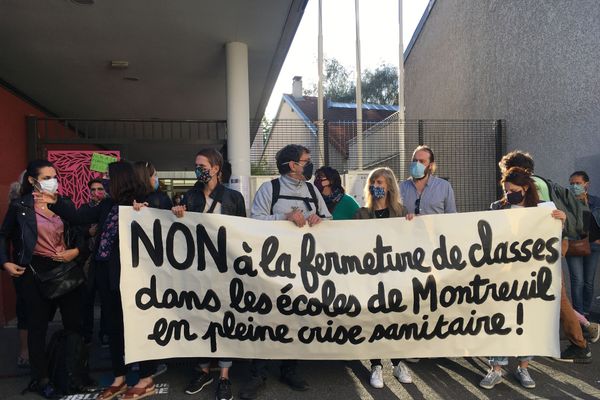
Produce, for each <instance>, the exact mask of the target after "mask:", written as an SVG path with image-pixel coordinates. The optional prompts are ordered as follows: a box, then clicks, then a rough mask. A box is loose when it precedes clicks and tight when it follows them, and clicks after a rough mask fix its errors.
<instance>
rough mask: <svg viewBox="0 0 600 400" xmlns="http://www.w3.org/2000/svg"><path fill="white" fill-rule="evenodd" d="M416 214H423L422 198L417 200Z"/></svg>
mask: <svg viewBox="0 0 600 400" xmlns="http://www.w3.org/2000/svg"><path fill="white" fill-rule="evenodd" d="M415 214H421V198H420V197H419V198H418V199H417V200H415Z"/></svg>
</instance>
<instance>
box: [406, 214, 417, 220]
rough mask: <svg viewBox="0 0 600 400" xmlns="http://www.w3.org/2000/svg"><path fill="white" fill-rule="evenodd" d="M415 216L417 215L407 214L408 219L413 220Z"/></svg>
mask: <svg viewBox="0 0 600 400" xmlns="http://www.w3.org/2000/svg"><path fill="white" fill-rule="evenodd" d="M414 217H415V214H406V220H407V221H412V220H413V218H414Z"/></svg>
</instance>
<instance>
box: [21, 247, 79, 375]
mask: <svg viewBox="0 0 600 400" xmlns="http://www.w3.org/2000/svg"><path fill="white" fill-rule="evenodd" d="M31 263H32V264H33V265H34V268H35V269H36V271H38V272H43V271H47V270H49V269H51V268H52V267H54V266H56V265H57V264H58V263H57V262H55V261H53V260H51V259H49V258H46V257H38V256H34V258H33V260H32V262H31ZM19 279H22V280H23V281H22V282H21V284H22V287H21V290H22V293H23V301H24V303H25V312H26V313H27V328H28V331H29V332H28V334H27V345H28V346H29V363H30V364H31V377H32V378H33V379H38V380H45V379H47V378H48V360H47V359H46V333H47V331H48V321H49V320H50V318H51V316H52V315H53V313H54V311H55V309H56V308H57V307H58V309H59V310H60V314H61V317H62V323H63V327H64V329H66V330H69V331H72V332H76V333H79V334H81V308H80V307H81V287H79V288H77V289H75V290H73V291H71V292H69V293H67V294H65V295H63V296H61V297H59V298H56V299H53V300H49V299H47V298H45V297H44V296H43V295H42V293H41V292H40V290H39V288H38V284H37V282H36V281H35V278H34V276H33V273H32V272H31V269H30V268H27V269H26V270H25V273H24V274H23V275H22V276H21V277H20V278H19Z"/></svg>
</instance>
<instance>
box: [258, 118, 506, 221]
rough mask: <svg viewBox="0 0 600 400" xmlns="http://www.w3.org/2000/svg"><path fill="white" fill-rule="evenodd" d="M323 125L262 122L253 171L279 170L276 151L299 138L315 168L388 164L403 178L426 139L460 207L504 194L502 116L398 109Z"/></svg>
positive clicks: (480, 206)
mask: <svg viewBox="0 0 600 400" xmlns="http://www.w3.org/2000/svg"><path fill="white" fill-rule="evenodd" d="M319 128H320V127H319V125H318V123H305V122H304V121H299V120H274V121H272V122H271V123H270V124H269V125H265V124H263V125H261V127H260V128H259V129H258V130H257V135H256V138H255V140H254V143H253V145H252V151H251V157H252V174H253V175H276V174H277V166H276V163H275V154H276V153H277V151H278V150H279V149H281V148H282V147H283V146H285V145H287V144H290V143H296V144H301V145H303V146H306V147H307V148H308V149H310V152H311V155H312V159H313V162H314V163H315V168H318V167H320V166H323V165H328V166H331V167H333V168H335V169H337V170H338V171H339V172H340V173H341V174H343V173H347V172H349V171H355V170H371V169H374V168H377V167H382V166H385V167H389V168H391V169H392V170H393V171H394V173H395V174H396V176H397V178H398V179H399V180H400V181H401V180H404V179H406V178H407V177H408V167H409V163H410V162H411V161H412V153H413V150H414V149H415V148H416V147H417V146H418V145H422V144H426V145H428V146H430V147H431V148H432V149H433V151H434V153H435V160H436V164H437V172H436V174H437V176H439V177H442V178H444V179H447V180H448V181H449V182H450V183H451V184H452V187H453V188H454V192H455V196H456V204H457V207H458V211H460V212H467V211H480V210H485V209H488V207H489V205H490V203H491V202H492V201H494V200H496V199H497V198H499V197H500V194H501V193H500V191H499V186H498V181H499V178H500V177H499V171H498V167H497V163H498V161H499V160H500V157H502V155H503V154H504V152H505V146H506V145H505V137H506V126H505V122H504V121H502V120H398V118H397V114H395V115H393V116H391V117H390V118H388V119H386V120H384V121H380V122H363V123H362V124H360V125H359V124H357V123H356V122H353V121H324V123H323V126H322V129H319ZM357 128H360V129H357ZM357 130H359V131H360V132H358V134H357ZM319 132H323V135H322V139H321V138H320V135H319ZM320 142H321V143H323V145H320Z"/></svg>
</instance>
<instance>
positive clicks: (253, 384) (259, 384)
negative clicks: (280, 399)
mask: <svg viewBox="0 0 600 400" xmlns="http://www.w3.org/2000/svg"><path fill="white" fill-rule="evenodd" d="M266 381H267V380H266V378H263V377H262V376H253V377H251V378H250V380H249V381H248V383H246V386H244V388H243V389H242V390H241V391H240V398H242V399H246V400H252V399H255V398H256V397H257V396H258V392H260V391H261V390H262V389H263V388H264V387H265V386H266V384H267V382H266Z"/></svg>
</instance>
